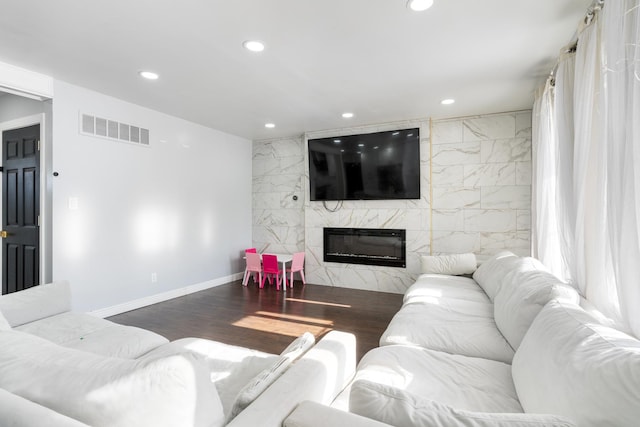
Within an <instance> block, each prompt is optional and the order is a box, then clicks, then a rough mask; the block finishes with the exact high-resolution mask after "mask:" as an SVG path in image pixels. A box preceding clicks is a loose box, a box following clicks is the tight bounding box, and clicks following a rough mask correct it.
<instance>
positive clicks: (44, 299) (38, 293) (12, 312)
mask: <svg viewBox="0 0 640 427" xmlns="http://www.w3.org/2000/svg"><path fill="white" fill-rule="evenodd" d="M69 310H71V289H70V286H69V282H67V281H59V282H53V283H48V284H46V285H40V286H34V287H32V288H29V289H25V290H24V291H20V292H14V293H12V294H7V295H2V296H0V312H2V314H3V315H4V317H5V318H6V319H7V321H8V322H9V324H10V325H11V326H12V327H16V326H20V325H24V324H25V323H29V322H33V321H35V320H40V319H44V318H45V317H50V316H54V315H56V314H60V313H65V312H67V311H69Z"/></svg>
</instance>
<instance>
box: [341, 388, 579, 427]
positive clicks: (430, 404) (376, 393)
mask: <svg viewBox="0 0 640 427" xmlns="http://www.w3.org/2000/svg"><path fill="white" fill-rule="evenodd" d="M352 396H353V397H352V399H351V411H352V412H354V413H356V414H360V415H363V416H366V417H369V418H373V419H374V420H378V421H380V422H383V423H387V424H390V425H393V426H395V427H415V426H447V427H542V426H544V427H572V426H575V424H573V423H572V422H570V421H569V420H567V419H565V418H562V417H558V416H554V415H542V414H521V413H495V412H490V413H488V412H474V411H465V410H461V409H457V408H453V407H451V406H448V405H445V404H442V403H440V402H438V401H435V400H431V399H425V398H423V397H421V396H418V395H416V394H414V393H411V392H407V391H404V390H400V389H398V388H396V387H391V386H387V385H384V384H379V383H374V382H370V381H363V380H359V381H356V382H355V383H354V384H353V385H352Z"/></svg>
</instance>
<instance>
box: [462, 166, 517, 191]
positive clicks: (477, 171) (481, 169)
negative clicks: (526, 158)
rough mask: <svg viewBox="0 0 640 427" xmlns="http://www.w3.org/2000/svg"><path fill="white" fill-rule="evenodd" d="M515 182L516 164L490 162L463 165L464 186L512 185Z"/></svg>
mask: <svg viewBox="0 0 640 427" xmlns="http://www.w3.org/2000/svg"><path fill="white" fill-rule="evenodd" d="M515 183H516V164H515V163H514V162H511V163H490V164H478V165H465V166H464V181H463V184H464V186H465V187H481V186H484V185H514V184H515Z"/></svg>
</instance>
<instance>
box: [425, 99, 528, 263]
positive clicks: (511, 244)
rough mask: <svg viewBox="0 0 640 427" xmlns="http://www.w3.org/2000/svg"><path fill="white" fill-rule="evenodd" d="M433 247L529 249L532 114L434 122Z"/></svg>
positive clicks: (485, 251)
mask: <svg viewBox="0 0 640 427" xmlns="http://www.w3.org/2000/svg"><path fill="white" fill-rule="evenodd" d="M431 139H432V143H433V146H432V151H433V158H432V167H433V200H432V206H433V211H432V218H433V221H432V225H431V233H432V245H433V247H432V250H433V253H434V254H444V253H456V252H475V253H476V254H478V255H479V256H480V257H487V256H490V255H492V254H494V253H496V252H497V251H499V250H502V249H509V250H512V251H514V252H516V253H518V254H520V255H529V253H530V237H529V234H530V222H531V219H530V218H531V112H530V111H521V112H514V113H505V114H492V115H485V116H474V117H463V118H456V119H447V120H435V121H434V122H433V126H432V135H431Z"/></svg>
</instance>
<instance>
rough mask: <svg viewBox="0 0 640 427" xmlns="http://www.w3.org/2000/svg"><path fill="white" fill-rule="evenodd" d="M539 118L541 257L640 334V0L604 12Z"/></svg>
mask: <svg viewBox="0 0 640 427" xmlns="http://www.w3.org/2000/svg"><path fill="white" fill-rule="evenodd" d="M533 118H534V124H533V129H534V141H533V144H534V152H533V155H534V158H533V162H534V174H533V182H534V183H533V186H534V188H533V200H532V202H533V207H532V214H533V218H532V224H533V226H532V233H533V236H532V242H533V250H534V255H535V256H537V257H538V258H540V260H541V261H542V262H544V263H545V264H546V265H547V266H548V267H549V268H551V269H552V271H554V273H556V274H557V275H558V276H560V277H561V278H563V279H565V280H567V281H569V282H572V283H574V285H575V286H576V287H577V288H578V289H579V290H580V291H581V293H582V294H583V296H585V297H586V298H587V300H589V301H590V302H591V303H592V304H594V305H595V306H596V307H597V308H598V309H599V310H600V311H601V312H602V313H603V314H605V315H606V316H607V317H609V318H610V319H612V320H613V321H614V322H615V323H616V324H617V325H618V326H619V327H620V328H621V329H624V330H627V331H630V332H632V333H634V334H635V335H636V336H640V0H611V1H607V2H606V3H604V7H603V8H602V10H600V6H598V5H596V7H595V9H594V13H593V14H592V16H591V17H590V22H589V23H588V24H586V25H585V26H584V28H582V29H581V30H580V32H579V36H578V43H577V51H576V54H575V57H573V56H571V55H565V57H563V58H560V61H559V63H558V67H557V69H556V70H555V87H552V86H551V85H550V84H549V82H547V85H545V88H544V90H542V91H541V92H540V93H539V94H538V96H537V97H536V102H535V104H534V114H533Z"/></svg>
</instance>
